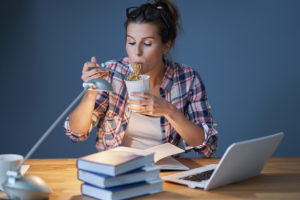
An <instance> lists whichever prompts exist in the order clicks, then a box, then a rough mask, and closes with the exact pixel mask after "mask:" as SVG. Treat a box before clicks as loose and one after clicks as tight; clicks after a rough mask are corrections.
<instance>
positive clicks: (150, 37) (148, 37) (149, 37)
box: [126, 34, 155, 39]
mask: <svg viewBox="0 0 300 200" xmlns="http://www.w3.org/2000/svg"><path fill="white" fill-rule="evenodd" d="M126 37H130V38H132V39H134V37H132V36H131V35H128V34H127V35H126ZM143 39H155V37H153V36H147V37H143Z"/></svg>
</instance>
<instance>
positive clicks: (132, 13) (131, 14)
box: [126, 6, 169, 28]
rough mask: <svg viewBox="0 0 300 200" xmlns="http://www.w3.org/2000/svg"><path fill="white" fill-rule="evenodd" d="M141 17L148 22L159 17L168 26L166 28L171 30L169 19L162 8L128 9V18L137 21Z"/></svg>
mask: <svg viewBox="0 0 300 200" xmlns="http://www.w3.org/2000/svg"><path fill="white" fill-rule="evenodd" d="M140 15H143V18H144V19H146V20H152V19H154V18H153V16H159V17H160V18H161V20H162V21H163V23H164V24H165V25H166V27H167V28H169V24H168V22H167V19H166V18H165V16H164V15H163V13H162V8H155V7H145V6H143V7H136V6H133V7H129V8H127V9H126V16H127V18H128V19H136V18H137V17H139V16H140ZM150 16H152V17H150Z"/></svg>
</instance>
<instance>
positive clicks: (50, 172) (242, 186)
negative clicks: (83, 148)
mask: <svg viewBox="0 0 300 200" xmlns="http://www.w3.org/2000/svg"><path fill="white" fill-rule="evenodd" d="M177 159H178V160H179V161H180V162H182V163H183V164H185V165H187V166H189V167H190V168H196V167H199V166H202V165H207V164H212V163H218V161H219V159H218V158H210V159H204V158H177ZM25 164H29V165H30V168H29V170H28V172H27V173H28V174H34V175H36V176H39V177H40V178H42V179H44V180H45V181H46V182H47V183H48V185H49V186H50V188H51V189H52V193H51V196H50V199H53V200H57V199H64V200H66V199H72V200H81V199H86V200H88V199H91V198H87V197H84V196H81V191H80V184H81V182H80V181H79V180H77V169H76V159H29V160H28V161H27V162H26V163H25ZM172 173H176V172H170V171H169V172H161V176H166V175H169V174H172ZM163 187H164V192H162V193H158V194H153V195H147V196H142V197H139V198H136V199H201V198H203V199H298V200H299V199H300V157H275V158H271V159H270V160H269V161H268V163H267V164H266V166H265V168H264V169H263V171H262V174H261V175H259V176H256V177H253V178H250V179H248V180H244V181H241V182H239V183H234V184H231V185H227V186H224V187H220V188H218V189H215V190H211V191H204V190H202V189H191V188H188V187H186V186H183V185H178V184H173V183H168V182H164V183H163ZM0 199H5V194H4V193H3V192H0Z"/></svg>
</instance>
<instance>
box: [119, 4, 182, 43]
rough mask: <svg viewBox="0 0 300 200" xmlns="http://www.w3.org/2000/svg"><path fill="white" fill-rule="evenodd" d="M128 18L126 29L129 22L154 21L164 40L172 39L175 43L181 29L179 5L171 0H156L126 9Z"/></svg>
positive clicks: (165, 41) (164, 41)
mask: <svg viewBox="0 0 300 200" xmlns="http://www.w3.org/2000/svg"><path fill="white" fill-rule="evenodd" d="M126 16H127V19H126V21H125V23H124V26H125V29H126V30H127V26H128V24H129V23H153V24H156V25H157V26H158V31H159V32H158V34H159V35H160V36H161V39H162V42H163V43H167V42H168V41H171V46H173V45H174V43H175V39H176V36H177V33H178V31H179V30H181V26H180V24H179V22H178V21H179V18H180V16H179V12H178V9H177V7H176V6H175V5H174V4H173V3H172V2H170V1H169V0H154V2H153V3H144V4H142V5H140V6H138V7H129V8H127V9H126Z"/></svg>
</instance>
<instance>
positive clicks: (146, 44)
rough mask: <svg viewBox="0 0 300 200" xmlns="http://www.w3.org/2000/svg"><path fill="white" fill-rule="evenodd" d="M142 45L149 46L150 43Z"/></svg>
mask: <svg viewBox="0 0 300 200" xmlns="http://www.w3.org/2000/svg"><path fill="white" fill-rule="evenodd" d="M144 45H145V46H148V47H149V46H151V45H152V44H151V43H144Z"/></svg>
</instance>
